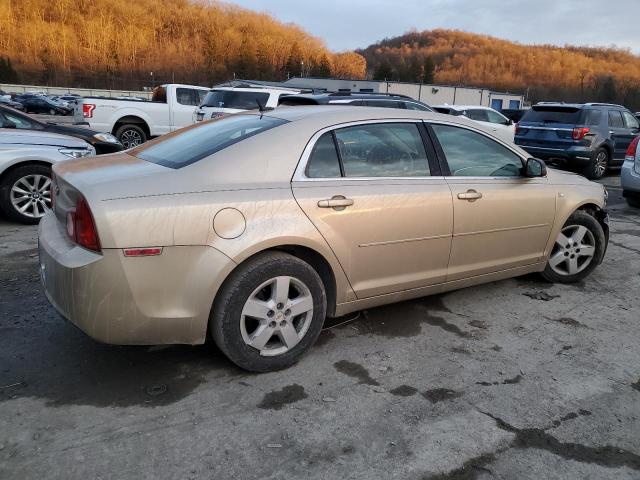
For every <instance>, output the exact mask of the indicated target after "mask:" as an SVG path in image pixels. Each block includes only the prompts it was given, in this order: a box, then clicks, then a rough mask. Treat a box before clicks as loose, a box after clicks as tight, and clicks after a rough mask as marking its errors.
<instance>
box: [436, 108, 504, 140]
mask: <svg viewBox="0 0 640 480" xmlns="http://www.w3.org/2000/svg"><path fill="white" fill-rule="evenodd" d="M431 108H433V109H434V110H435V111H436V112H440V113H446V114H449V115H464V116H465V117H467V118H469V119H471V120H473V121H476V122H478V123H481V124H483V125H484V126H485V127H486V128H488V129H489V130H490V131H492V132H493V134H494V135H495V136H497V137H500V138H501V139H503V140H506V141H507V142H510V143H513V138H514V136H515V134H516V126H515V124H514V123H513V121H512V120H510V119H509V118H507V117H505V116H504V115H502V114H501V113H500V112H498V111H496V110H494V109H493V108H489V107H482V106H480V105H436V106H435V107H433V106H432V107H431Z"/></svg>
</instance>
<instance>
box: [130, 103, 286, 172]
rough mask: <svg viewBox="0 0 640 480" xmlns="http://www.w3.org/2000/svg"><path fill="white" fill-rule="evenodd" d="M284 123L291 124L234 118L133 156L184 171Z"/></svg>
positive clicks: (202, 126)
mask: <svg viewBox="0 0 640 480" xmlns="http://www.w3.org/2000/svg"><path fill="white" fill-rule="evenodd" d="M284 123H287V121H286V120H282V119H279V118H273V117H266V116H257V115H233V116H230V117H226V118H222V119H220V120H214V121H211V122H205V123H202V124H199V125H196V126H195V127H191V128H186V129H184V130H180V131H178V132H176V133H174V134H170V135H167V136H165V137H160V138H159V139H158V140H156V141H154V142H151V143H148V144H145V145H142V146H140V147H138V148H136V149H134V150H132V151H131V152H130V154H131V155H133V156H134V157H137V158H140V159H142V160H146V161H147V162H151V163H157V164H158V165H162V166H164V167H169V168H182V167H184V166H187V165H190V164H192V163H195V162H197V161H198V160H202V159H203V158H205V157H208V156H209V155H212V154H214V153H216V152H219V151H220V150H223V149H225V148H227V147H229V146H231V145H233V144H234V143H238V142H240V141H242V140H244V139H246V138H249V137H252V136H254V135H257V134H259V133H262V132H265V131H267V130H270V129H272V128H274V127H277V126H279V125H282V124H284Z"/></svg>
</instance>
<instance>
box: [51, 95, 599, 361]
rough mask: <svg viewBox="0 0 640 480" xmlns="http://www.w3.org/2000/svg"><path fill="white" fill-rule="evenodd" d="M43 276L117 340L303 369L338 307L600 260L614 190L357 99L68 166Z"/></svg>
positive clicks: (58, 178) (459, 121)
mask: <svg viewBox="0 0 640 480" xmlns="http://www.w3.org/2000/svg"><path fill="white" fill-rule="evenodd" d="M54 173H55V179H54V182H55V186H54V193H55V196H54V210H53V211H52V212H50V213H48V214H47V215H46V216H45V218H44V219H43V220H42V222H41V223H40V242H39V243H40V265H41V267H40V268H41V277H42V282H43V284H44V287H45V290H46V293H47V296H48V298H49V300H50V301H51V303H52V304H53V305H54V306H55V307H56V308H57V310H58V311H59V312H60V313H61V314H62V315H63V316H65V317H66V318H67V319H69V320H70V321H71V322H73V323H74V324H75V325H77V326H78V327H79V328H81V329H82V330H84V331H85V332H86V333H87V334H89V335H90V336H92V337H93V338H95V339H98V340H100V341H103V342H107V343H115V344H164V343H187V344H198V343H203V342H204V341H205V340H206V338H207V336H211V337H212V338H213V339H214V340H215V342H216V343H217V344H218V346H219V347H220V349H221V350H222V351H223V352H225V353H226V355H228V357H229V358H230V359H231V360H232V361H234V362H235V363H236V364H238V365H239V366H241V367H243V368H245V369H248V370H254V371H267V370H274V369H279V368H283V367H286V366H288V365H291V364H292V363H293V362H295V361H296V359H298V358H299V357H300V355H301V354H302V353H304V352H305V351H306V350H308V349H309V347H311V345H312V344H313V343H314V342H315V340H316V338H317V337H318V334H319V333H320V329H321V328H322V324H323V322H324V319H325V317H326V316H340V315H344V314H347V313H349V312H353V311H356V310H361V309H365V308H371V307H375V306H378V305H384V304H387V303H391V302H397V301H401V300H407V299H411V298H416V297H420V296H425V295H430V294H435V293H441V292H445V291H448V290H453V289H457V288H462V287H468V286H470V285H477V284H481V283H485V282H490V281H494V280H499V279H503V278H508V277H514V276H517V275H523V274H526V273H530V272H542V275H543V276H544V277H545V278H546V279H548V280H550V281H555V282H575V281H578V280H581V279H583V278H584V277H586V276H587V275H589V274H590V273H591V272H592V271H593V270H594V268H596V266H597V265H598V264H599V263H600V262H601V261H602V258H603V256H604V253H605V250H606V247H607V239H608V226H607V215H606V213H605V210H604V208H605V198H606V192H605V190H604V188H603V187H602V186H601V185H598V184H596V183H592V182H589V181H588V180H586V179H584V178H583V177H580V176H578V175H573V174H568V173H563V172H560V171H556V170H552V169H549V170H547V169H546V167H545V165H544V163H543V162H541V161H539V160H535V159H530V158H529V156H528V155H527V153H526V152H524V151H523V150H521V149H519V148H518V147H516V146H514V145H512V144H508V143H504V142H502V141H500V140H499V139H497V138H495V137H493V136H492V135H491V134H489V133H488V132H486V131H485V130H483V127H482V126H479V125H478V124H477V123H473V122H471V121H468V120H466V119H464V118H461V117H451V116H445V115H440V114H435V113H428V112H416V111H404V110H394V111H391V110H389V109H376V108H362V107H353V108H352V107H344V106H341V107H330V106H322V107H294V108H284V109H278V110H275V111H272V112H269V113H267V114H264V115H261V114H259V113H256V114H252V113H247V114H239V115H233V116H229V117H227V118H223V119H220V120H215V121H211V122H206V123H203V124H198V125H196V126H193V127H189V128H186V129H183V130H180V131H178V132H175V133H173V134H170V135H166V136H163V137H161V138H159V139H156V140H154V141H152V142H149V143H147V144H145V145H143V146H141V147H138V148H136V149H133V150H129V151H128V152H126V153H121V154H115V155H112V156H107V157H105V156H103V157H101V158H99V159H86V160H77V161H76V160H73V161H68V162H64V163H61V164H59V165H56V166H55V167H54Z"/></svg>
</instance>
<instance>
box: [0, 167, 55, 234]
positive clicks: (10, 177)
mask: <svg viewBox="0 0 640 480" xmlns="http://www.w3.org/2000/svg"><path fill="white" fill-rule="evenodd" d="M0 208H1V209H2V211H3V212H4V214H5V215H6V216H7V218H9V219H11V220H14V221H17V222H20V223H26V224H35V223H38V222H39V221H40V219H41V218H42V217H43V216H44V214H45V212H46V211H47V209H49V208H51V168H49V167H46V166H44V165H24V166H21V167H17V168H15V169H14V170H11V171H10V172H9V173H8V174H7V175H5V177H4V178H3V179H2V182H1V183H0Z"/></svg>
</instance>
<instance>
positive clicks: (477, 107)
mask: <svg viewBox="0 0 640 480" xmlns="http://www.w3.org/2000/svg"><path fill="white" fill-rule="evenodd" d="M431 108H449V109H451V110H456V111H462V110H469V109H475V110H492V111H494V112H496V111H497V110H495V109H493V108H491V107H485V106H484V105H432V106H431Z"/></svg>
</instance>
